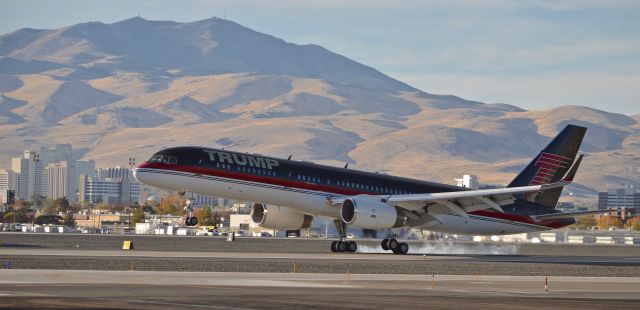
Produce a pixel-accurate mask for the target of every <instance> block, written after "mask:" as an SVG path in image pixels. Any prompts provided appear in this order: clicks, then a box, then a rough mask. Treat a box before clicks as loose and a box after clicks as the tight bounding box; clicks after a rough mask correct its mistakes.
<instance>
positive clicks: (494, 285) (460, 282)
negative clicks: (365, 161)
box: [0, 270, 640, 309]
mask: <svg viewBox="0 0 640 310" xmlns="http://www.w3.org/2000/svg"><path fill="white" fill-rule="evenodd" d="M548 284H549V286H548V288H549V290H548V291H547V292H545V289H544V277H513V276H435V277H433V276H425V275H395V276H389V275H371V274H367V275H358V274H352V275H347V274H312V273H305V274H301V273H281V274H272V273H267V274H265V273H212V272H200V273H183V272H148V271H145V272H141V271H133V272H132V271H59V270H0V296H2V305H1V306H0V307H10V308H18V309H43V308H48V309H52V308H84V309H105V308H107V309H123V308H127V309H175V308H178V307H179V308H185V309H300V308H305V309H327V308H331V309H373V308H418V307H420V308H429V309H452V308H472V309H473V308H482V309H533V308H536V309H539V308H550V309H576V308H580V309H606V308H611V309H613V308H622V307H624V308H625V309H633V308H634V307H635V308H637V307H638V306H637V304H638V301H639V300H640V294H638V287H639V286H640V278H628V277H627V278H588V277H586V278H575V277H551V278H550V279H549V282H548Z"/></svg>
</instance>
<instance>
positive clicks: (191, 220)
mask: <svg viewBox="0 0 640 310" xmlns="http://www.w3.org/2000/svg"><path fill="white" fill-rule="evenodd" d="M184 211H185V212H187V217H186V218H185V219H184V225H185V226H196V225H198V218H196V217H195V216H193V208H192V207H191V199H187V201H186V202H185V207H184Z"/></svg>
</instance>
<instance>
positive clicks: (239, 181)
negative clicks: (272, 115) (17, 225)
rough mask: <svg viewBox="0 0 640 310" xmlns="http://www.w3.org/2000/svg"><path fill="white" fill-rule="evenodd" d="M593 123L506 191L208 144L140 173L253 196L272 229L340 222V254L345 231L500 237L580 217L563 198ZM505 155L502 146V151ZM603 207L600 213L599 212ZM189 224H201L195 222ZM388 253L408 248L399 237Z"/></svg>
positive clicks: (198, 189)
mask: <svg viewBox="0 0 640 310" xmlns="http://www.w3.org/2000/svg"><path fill="white" fill-rule="evenodd" d="M586 130H587V129H586V128H584V127H579V126H575V125H568V126H566V127H565V128H564V130H562V132H560V133H559V134H558V135H557V136H556V137H555V138H554V139H553V141H551V143H549V145H547V147H545V148H544V149H543V150H542V151H541V152H540V153H539V154H538V155H537V156H536V157H535V158H534V159H533V160H532V161H531V162H530V163H529V164H528V165H527V166H526V167H525V168H524V170H522V172H520V174H518V175H517V176H516V177H515V178H514V179H513V181H511V183H509V185H508V186H507V187H506V188H497V189H480V190H472V189H468V188H463V187H458V186H453V185H446V184H439V183H434V182H428V181H422V180H415V179H408V178H402V177H397V176H390V175H386V174H380V173H371V172H364V171H357V170H352V169H347V167H345V168H338V167H331V166H324V165H318V164H314V163H309V162H303V161H296V160H291V159H290V158H289V159H281V158H274V157H268V156H263V155H260V154H248V153H240V152H232V151H229V150H221V149H211V148H205V147H193V146H185V147H173V148H168V149H164V150H161V151H159V152H157V153H156V154H154V155H153V156H152V157H151V158H150V159H149V160H148V161H146V162H144V163H142V164H140V165H139V166H138V167H136V169H135V170H134V175H135V177H136V178H137V179H138V180H139V181H141V182H143V183H145V184H148V185H151V186H155V187H159V188H164V189H169V190H175V191H179V192H192V193H197V194H202V195H210V196H214V197H226V198H231V199H237V200H243V201H253V202H255V203H254V204H253V205H252V206H251V218H252V220H253V221H254V222H255V223H257V224H258V225H259V226H261V227H265V228H270V229H279V230H284V229H290V230H294V229H304V228H307V227H309V226H310V225H311V222H312V221H313V219H314V217H316V216H326V217H330V218H333V219H334V222H335V223H336V227H337V228H338V231H339V232H340V239H339V240H336V241H334V242H333V243H332V244H331V250H332V251H334V252H355V251H356V250H357V244H356V242H355V241H349V240H347V239H346V227H347V226H355V227H360V228H365V229H374V230H375V229H389V228H395V227H415V228H422V229H427V230H431V231H439V232H448V233H457V234H465V235H503V234H516V233H525V232H532V231H541V230H548V229H556V228H561V227H565V226H567V225H571V224H573V223H574V222H575V218H574V217H575V216H578V215H583V214H593V213H599V212H592V211H586V212H573V213H562V212H560V211H559V210H557V209H556V208H555V207H556V204H557V202H558V199H559V197H560V194H561V192H562V188H563V186H565V185H567V184H569V183H570V182H571V181H572V180H573V178H574V176H575V174H576V171H577V170H578V166H579V165H580V161H581V160H582V156H583V155H578V149H579V147H580V144H581V142H582V139H583V137H584V134H585V132H586ZM496 152H499V150H496ZM600 213H601V212H600ZM187 223H189V224H191V225H195V224H196V223H197V221H196V219H195V218H192V217H188V218H187ZM382 248H383V249H384V250H391V251H392V252H393V253H395V254H406V253H407V252H408V251H409V246H408V245H407V244H406V243H405V242H400V241H398V240H397V239H396V238H388V239H384V240H383V241H382Z"/></svg>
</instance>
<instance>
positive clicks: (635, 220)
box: [627, 216, 640, 230]
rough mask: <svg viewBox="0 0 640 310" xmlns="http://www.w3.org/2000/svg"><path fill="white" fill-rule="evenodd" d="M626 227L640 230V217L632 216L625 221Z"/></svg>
mask: <svg viewBox="0 0 640 310" xmlns="http://www.w3.org/2000/svg"><path fill="white" fill-rule="evenodd" d="M627 226H628V227H629V228H631V229H632V230H640V216H634V217H632V218H630V219H629V221H627Z"/></svg>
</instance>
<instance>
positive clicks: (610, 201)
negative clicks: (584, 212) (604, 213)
mask: <svg viewBox="0 0 640 310" xmlns="http://www.w3.org/2000/svg"><path fill="white" fill-rule="evenodd" d="M620 208H636V209H639V210H640V193H638V192H637V191H636V189H635V188H634V187H633V186H629V185H628V186H626V187H623V188H608V189H607V191H606V192H600V193H598V209H601V210H602V209H620Z"/></svg>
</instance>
